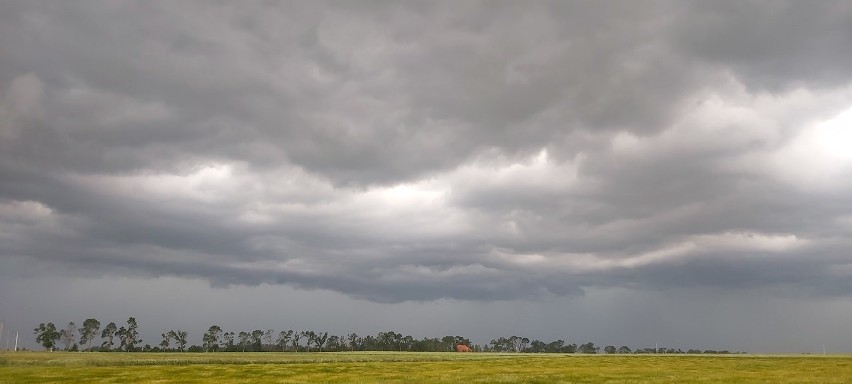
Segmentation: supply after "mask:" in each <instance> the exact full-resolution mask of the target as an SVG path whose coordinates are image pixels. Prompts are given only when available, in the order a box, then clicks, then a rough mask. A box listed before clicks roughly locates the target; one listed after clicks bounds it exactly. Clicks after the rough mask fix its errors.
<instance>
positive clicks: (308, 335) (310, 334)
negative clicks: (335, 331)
mask: <svg viewBox="0 0 852 384" xmlns="http://www.w3.org/2000/svg"><path fill="white" fill-rule="evenodd" d="M302 335H303V336H305V339H307V340H305V345H306V346H307V347H308V352H310V351H311V343H313V342H314V338H315V337H317V334H316V333H315V332H314V331H304V332H302Z"/></svg>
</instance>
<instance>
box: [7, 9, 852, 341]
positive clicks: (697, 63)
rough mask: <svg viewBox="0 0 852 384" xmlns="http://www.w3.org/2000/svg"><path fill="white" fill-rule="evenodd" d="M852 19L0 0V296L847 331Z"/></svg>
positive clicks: (446, 320)
mask: <svg viewBox="0 0 852 384" xmlns="http://www.w3.org/2000/svg"><path fill="white" fill-rule="evenodd" d="M850 39H852V4H850V3H849V2H847V1H819V2H801V1H713V2H707V1H675V2H668V1H648V2H626V1H589V2H584V1H556V2H547V1H523V2H510V1H484V2H478V1H462V2H458V1H434V2H390V1H388V2H384V1H362V2H323V1H310V2H309V1H302V2H297V1H288V2H267V1H241V2H238V3H237V2H206V1H197V2H196V1H79V2H76V1H75V2H55V1H23V0H7V1H0V321H4V324H5V327H6V330H11V332H13V334H12V336H14V332H16V331H18V332H20V334H21V338H22V339H21V343H22V345H23V346H25V347H28V348H38V346H37V345H36V343H35V340H34V339H35V338H34V336H33V334H32V329H33V328H34V327H35V326H36V325H38V323H41V322H54V323H56V324H58V325H59V324H67V322H69V321H74V322H76V323H77V324H78V325H79V324H81V323H82V321H83V320H84V319H86V318H89V317H95V318H97V319H99V320H100V321H101V322H102V324H106V323H107V322H110V321H113V322H116V323H118V324H122V323H123V322H125V321H126V319H127V318H128V317H130V316H134V317H136V318H137V320H138V321H139V325H140V330H141V331H142V336H143V337H142V338H143V343H148V344H151V345H156V344H157V343H158V342H159V335H160V333H162V332H165V331H167V330H169V329H184V330H188V331H190V342H192V343H200V342H201V334H202V332H203V331H204V330H206V329H207V327H209V326H210V325H212V324H219V325H220V326H222V328H224V329H225V330H233V331H237V332H239V331H242V330H248V331H250V330H253V329H267V328H271V329H275V330H284V329H296V330H321V331H328V332H331V333H332V334H338V335H341V334H346V333H350V332H356V333H359V334H362V335H366V334H375V333H376V332H379V331H386V330H394V331H397V332H402V333H404V334H411V335H413V336H415V337H417V338H421V337H440V336H443V335H462V336H465V337H468V338H470V339H471V340H472V341H473V342H474V343H480V344H482V343H487V342H488V341H490V340H491V339H495V338H498V337H501V336H505V337H508V336H511V335H520V336H525V337H528V338H530V339H542V340H547V341H549V340H555V339H563V340H567V341H568V342H576V343H583V342H587V341H592V342H595V343H596V344H597V345H600V346H604V345H610V344H612V345H627V346H630V347H631V348H634V347H648V346H653V345H654V344H655V343H657V344H659V345H661V346H663V345H665V346H671V347H675V348H684V349H686V348H700V349H728V350H737V351H749V352H821V351H822V348H823V345H825V346H826V349H827V350H828V351H829V352H852V332H849V330H850V328H849V324H852V50H850V49H848V45H849V42H850ZM6 340H8V339H7V338H6V335H5V334H4V335H2V338H0V348H2V347H4V344H5V343H6Z"/></svg>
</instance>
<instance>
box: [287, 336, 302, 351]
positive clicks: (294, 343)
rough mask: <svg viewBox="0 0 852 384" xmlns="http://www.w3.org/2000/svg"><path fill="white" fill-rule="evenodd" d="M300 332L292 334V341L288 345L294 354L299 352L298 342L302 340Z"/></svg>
mask: <svg viewBox="0 0 852 384" xmlns="http://www.w3.org/2000/svg"><path fill="white" fill-rule="evenodd" d="M302 334H303V333H302V332H293V339H292V340H290V345H292V346H293V351H294V352H299V340H300V339H301V338H302Z"/></svg>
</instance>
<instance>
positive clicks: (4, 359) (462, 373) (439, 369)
mask: <svg viewBox="0 0 852 384" xmlns="http://www.w3.org/2000/svg"><path fill="white" fill-rule="evenodd" d="M82 382H85V383H852V356H751V355H714V356H705V355H627V356H623V355H622V356H620V355H536V354H490V353H383V352H354V353H298V354H295V353H216V354H213V353H206V354H205V353H73V352H52V353H44V352H17V353H11V352H6V353H0V383H82Z"/></svg>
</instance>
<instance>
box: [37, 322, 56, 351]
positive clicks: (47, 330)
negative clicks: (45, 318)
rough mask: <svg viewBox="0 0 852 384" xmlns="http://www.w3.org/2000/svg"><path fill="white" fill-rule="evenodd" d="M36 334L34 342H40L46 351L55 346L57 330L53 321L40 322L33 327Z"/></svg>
mask: <svg viewBox="0 0 852 384" xmlns="http://www.w3.org/2000/svg"><path fill="white" fill-rule="evenodd" d="M33 333H35V335H36V342H37V343H39V344H41V346H42V347H44V349H45V350H47V351H52V350H53V348H54V347H56V341H57V340H59V332H58V331H57V330H56V326H55V325H53V323H47V324H45V323H41V324H39V325H38V327H37V328H35V329H33Z"/></svg>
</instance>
